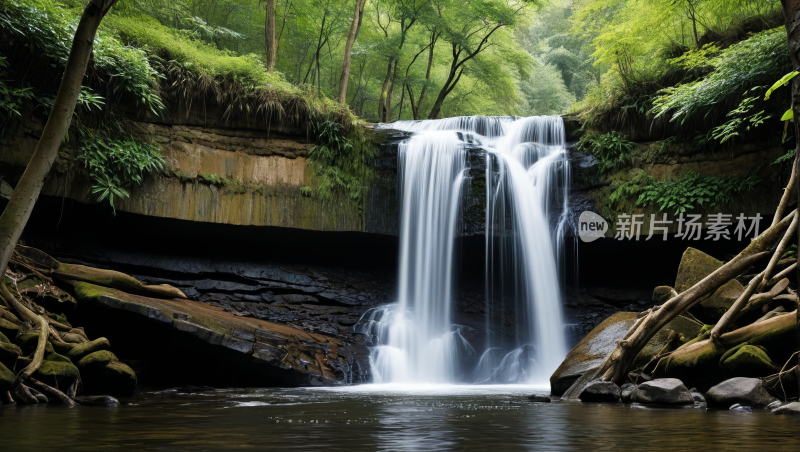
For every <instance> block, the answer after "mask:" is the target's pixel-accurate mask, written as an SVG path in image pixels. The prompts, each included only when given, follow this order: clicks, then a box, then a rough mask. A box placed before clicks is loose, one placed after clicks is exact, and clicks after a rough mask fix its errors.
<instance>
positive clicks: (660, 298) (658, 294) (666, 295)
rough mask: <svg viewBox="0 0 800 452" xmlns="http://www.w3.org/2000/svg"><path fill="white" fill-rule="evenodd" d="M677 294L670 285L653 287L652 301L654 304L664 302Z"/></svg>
mask: <svg viewBox="0 0 800 452" xmlns="http://www.w3.org/2000/svg"><path fill="white" fill-rule="evenodd" d="M677 296H678V292H675V289H673V288H672V287H670V286H658V287H656V288H655V289H653V303H655V304H664V303H665V302H667V301H669V300H671V299H673V298H675V297H677Z"/></svg>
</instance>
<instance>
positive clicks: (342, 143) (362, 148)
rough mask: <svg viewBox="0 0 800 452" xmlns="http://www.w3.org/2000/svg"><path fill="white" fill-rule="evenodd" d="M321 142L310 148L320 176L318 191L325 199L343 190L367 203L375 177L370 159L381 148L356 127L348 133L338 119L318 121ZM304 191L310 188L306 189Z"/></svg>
mask: <svg viewBox="0 0 800 452" xmlns="http://www.w3.org/2000/svg"><path fill="white" fill-rule="evenodd" d="M315 129H316V135H317V140H316V142H317V144H316V145H315V146H314V147H312V148H311V150H309V152H308V157H309V160H310V162H309V163H310V164H311V165H313V169H314V175H315V176H317V177H319V178H320V184H319V186H318V187H317V190H316V193H317V195H319V196H320V197H321V198H323V199H330V198H331V197H332V196H333V195H334V194H337V193H342V194H345V195H346V196H348V197H349V198H350V200H351V201H353V202H356V203H358V204H359V206H360V207H361V208H363V207H364V205H365V203H366V199H367V196H366V195H367V190H368V188H369V182H370V180H371V179H372V173H373V170H372V167H371V166H370V160H371V159H372V158H373V157H375V156H376V155H377V150H376V149H375V148H374V147H373V146H371V143H367V142H366V140H365V139H364V137H363V136H361V135H360V133H359V132H360V130H359V129H357V128H356V129H353V131H352V132H351V134H350V136H348V135H346V134H345V132H344V129H343V128H342V126H341V125H340V124H338V123H336V122H334V121H330V120H325V121H322V122H319V123H317V125H316V127H315ZM302 192H303V194H304V195H306V196H308V195H309V191H308V190H305V189H302Z"/></svg>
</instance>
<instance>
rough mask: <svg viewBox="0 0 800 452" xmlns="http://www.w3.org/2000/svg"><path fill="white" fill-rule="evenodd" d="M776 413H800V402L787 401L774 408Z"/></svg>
mask: <svg viewBox="0 0 800 452" xmlns="http://www.w3.org/2000/svg"><path fill="white" fill-rule="evenodd" d="M772 412H773V413H775V414H800V402H792V403H787V404H786V405H782V406H779V407H778V408H775V409H774V410H772Z"/></svg>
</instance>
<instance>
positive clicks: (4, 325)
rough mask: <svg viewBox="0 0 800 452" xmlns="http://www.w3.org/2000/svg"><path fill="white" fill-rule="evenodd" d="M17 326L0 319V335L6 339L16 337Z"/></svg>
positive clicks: (17, 332)
mask: <svg viewBox="0 0 800 452" xmlns="http://www.w3.org/2000/svg"><path fill="white" fill-rule="evenodd" d="M19 330H20V327H19V325H16V324H13V323H11V322H9V321H8V320H6V319H4V318H2V317H0V333H2V334H3V335H4V336H6V337H17V334H19Z"/></svg>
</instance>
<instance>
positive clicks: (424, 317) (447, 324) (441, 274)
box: [358, 117, 569, 384]
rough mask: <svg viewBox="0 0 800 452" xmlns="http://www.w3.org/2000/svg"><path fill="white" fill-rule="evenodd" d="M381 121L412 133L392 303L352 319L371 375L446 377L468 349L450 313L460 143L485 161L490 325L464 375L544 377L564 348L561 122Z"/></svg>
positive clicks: (385, 378) (463, 166)
mask: <svg viewBox="0 0 800 452" xmlns="http://www.w3.org/2000/svg"><path fill="white" fill-rule="evenodd" d="M386 127H387V128H393V129H399V130H405V131H409V132H413V135H412V136H411V137H410V138H409V139H407V140H405V141H403V142H402V143H401V144H400V145H399V150H398V178H399V182H398V185H399V188H400V192H401V212H400V216H401V226H400V267H399V273H398V276H399V278H398V302H397V303H396V304H392V305H388V306H384V307H382V308H378V309H373V310H370V311H369V312H368V313H366V314H365V315H364V317H363V318H362V319H361V321H360V322H359V325H358V328H360V331H362V332H367V333H369V334H372V335H373V336H374V337H376V338H377V342H378V344H380V345H377V346H376V347H374V348H373V350H372V355H371V361H372V370H373V373H374V375H375V382H376V383H402V384H442V383H452V382H454V381H456V378H457V375H456V373H457V371H456V369H458V368H459V363H460V362H461V361H463V360H464V359H465V357H467V356H468V355H472V354H474V353H475V352H474V350H473V348H472V346H470V344H469V343H468V342H467V341H466V340H465V339H463V338H462V337H461V335H460V331H459V329H458V328H457V327H455V326H454V325H452V319H451V305H452V294H451V290H452V284H453V282H452V277H453V248H454V244H455V240H456V237H457V226H458V220H459V214H460V212H459V207H460V201H461V199H462V186H463V185H464V181H465V179H466V178H467V177H469V168H468V166H467V149H466V147H467V146H478V147H480V148H483V149H484V150H485V151H486V161H487V171H486V175H485V177H486V179H487V184H486V185H487V217H486V226H487V235H486V237H487V262H486V268H487V270H486V275H487V276H486V285H487V306H486V312H487V330H488V332H489V334H487V338H488V339H487V343H486V344H485V351H484V352H483V354H482V356H481V359H480V361H479V363H478V365H477V368H476V369H475V370H474V377H473V380H474V381H476V382H481V383H527V384H530V383H539V384H541V383H543V382H546V381H547V379H548V378H549V376H550V374H551V373H552V372H553V371H554V370H555V369H556V367H557V366H558V365H559V364H560V362H561V360H562V359H563V358H564V356H565V355H566V352H567V350H566V343H565V339H564V326H563V323H564V322H563V319H562V313H561V298H562V295H561V287H560V284H559V272H558V268H559V256H560V255H561V254H562V253H563V250H562V248H563V246H562V236H563V231H562V229H563V225H564V221H563V215H561V216H557V215H556V216H557V218H553V217H554V215H555V214H554V212H556V211H560V212H562V213H565V212H566V211H567V209H566V202H567V195H568V190H567V187H568V184H569V165H568V163H567V161H566V149H565V146H564V125H563V121H562V120H561V118H559V117H532V118H510V117H499V118H498V117H460V118H450V119H444V120H433V121H399V122H395V123H392V124H390V125H387V126H386ZM482 176H484V175H480V174H473V175H472V177H482ZM509 314H510V315H512V316H513V317H514V318H515V319H516V325H515V329H514V334H513V335H512V336H513V338H512V339H509V338H508V337H506V336H508V335H507V334H506V335H504V334H503V333H502V332H501V331H500V330H501V326H500V324H501V323H502V322H503V319H502V317H503V315H506V316H508V315H509ZM461 380H463V378H462V379H461Z"/></svg>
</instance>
